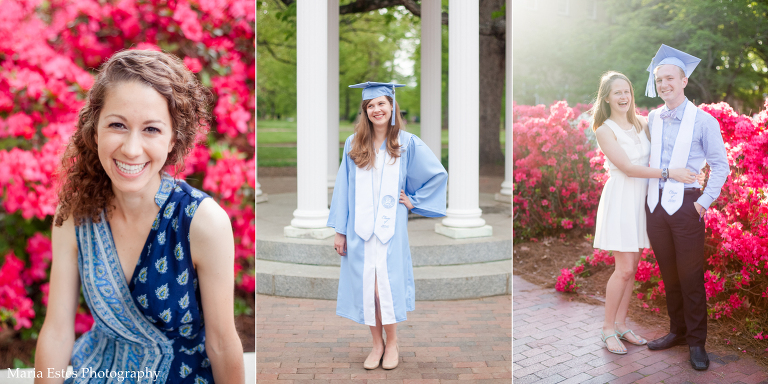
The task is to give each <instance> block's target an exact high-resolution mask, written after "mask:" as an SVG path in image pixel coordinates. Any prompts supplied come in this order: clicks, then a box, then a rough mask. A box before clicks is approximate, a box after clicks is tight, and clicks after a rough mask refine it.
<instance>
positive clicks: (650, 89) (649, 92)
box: [645, 60, 656, 97]
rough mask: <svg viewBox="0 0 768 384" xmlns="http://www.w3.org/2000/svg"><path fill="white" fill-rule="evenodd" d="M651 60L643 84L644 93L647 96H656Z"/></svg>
mask: <svg viewBox="0 0 768 384" xmlns="http://www.w3.org/2000/svg"><path fill="white" fill-rule="evenodd" d="M652 67H653V60H651V65H649V66H648V82H647V83H646V84H645V95H646V96H648V97H656V82H655V81H654V80H655V76H654V75H653V68H652Z"/></svg>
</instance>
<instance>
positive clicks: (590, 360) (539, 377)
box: [513, 276, 768, 384]
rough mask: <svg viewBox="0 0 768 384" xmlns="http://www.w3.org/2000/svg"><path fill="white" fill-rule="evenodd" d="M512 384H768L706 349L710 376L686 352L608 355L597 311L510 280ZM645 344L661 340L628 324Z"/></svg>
mask: <svg viewBox="0 0 768 384" xmlns="http://www.w3.org/2000/svg"><path fill="white" fill-rule="evenodd" d="M513 289H514V291H513V297H514V324H513V325H514V337H513V339H514V353H515V355H514V357H513V362H514V364H513V366H514V382H515V384H522V383H659V382H661V383H697V384H698V383H768V372H765V370H764V369H763V368H762V367H760V366H758V365H757V364H756V363H755V361H754V360H752V359H751V358H749V357H741V356H737V355H736V354H734V353H733V352H730V351H725V350H723V351H718V350H717V349H715V348H713V347H711V346H707V352H708V353H709V359H710V365H709V370H707V371H704V372H699V371H695V370H693V368H691V364H690V363H689V361H688V358H689V354H688V347H686V346H678V347H674V348H671V349H668V350H664V351H651V350H649V349H648V348H646V347H639V346H634V345H631V344H629V343H625V345H626V346H627V350H628V353H627V354H626V355H616V354H612V353H610V352H608V351H607V350H606V349H605V347H604V344H603V343H602V342H601V341H600V336H599V335H600V327H601V326H602V323H603V315H604V313H605V311H604V308H603V307H602V306H595V305H589V304H584V303H579V302H569V301H568V298H567V296H566V295H563V294H560V293H558V292H556V291H555V290H554V289H542V288H541V287H539V286H537V285H534V284H532V283H529V282H527V281H525V280H523V278H521V277H520V276H514V280H513ZM629 323H630V324H629V325H630V327H633V329H634V330H635V331H636V332H638V333H639V334H641V335H643V336H644V337H645V338H647V339H654V338H657V337H660V336H663V335H664V334H666V332H667V330H664V329H648V328H643V327H640V326H637V325H636V324H633V323H632V322H631V321H630V322H629Z"/></svg>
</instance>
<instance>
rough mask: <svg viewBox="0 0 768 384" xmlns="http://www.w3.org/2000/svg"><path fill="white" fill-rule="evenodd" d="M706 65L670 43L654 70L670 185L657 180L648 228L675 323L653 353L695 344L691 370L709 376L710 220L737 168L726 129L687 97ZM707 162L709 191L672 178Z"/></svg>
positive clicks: (657, 121) (652, 126) (655, 154)
mask: <svg viewBox="0 0 768 384" xmlns="http://www.w3.org/2000/svg"><path fill="white" fill-rule="evenodd" d="M699 61H701V60H700V59H698V58H696V57H693V56H691V55H688V54H686V53H685V52H682V51H679V50H676V49H674V48H671V47H668V46H666V45H662V46H661V48H660V49H659V52H657V54H656V57H654V59H653V60H652V62H651V65H650V66H649V67H648V71H649V72H650V75H649V83H648V86H647V87H646V96H650V97H655V96H656V92H654V91H658V93H659V96H660V97H661V99H662V100H664V103H665V105H664V107H662V108H659V109H657V110H654V111H652V112H651V113H650V114H649V115H648V128H649V130H650V132H651V160H650V163H651V164H650V166H651V167H657V168H661V169H662V179H661V180H659V179H656V180H654V181H651V182H649V188H648V204H647V205H646V215H647V220H646V223H647V229H648V238H649V239H650V241H651V246H652V247H653V251H654V254H655V255H656V260H657V261H658V263H659V269H660V270H661V276H662V279H663V280H664V287H665V290H666V296H667V311H668V313H669V318H670V331H669V334H667V335H666V336H664V337H662V338H659V339H656V340H653V341H650V342H648V348H649V349H652V350H660V349H667V348H670V347H673V346H675V345H685V344H687V345H688V347H689V350H690V361H691V366H692V367H693V368H694V369H696V370H706V369H707V368H708V367H709V359H708V357H707V353H706V350H705V349H704V345H705V343H706V339H707V307H706V291H705V289H704V220H703V218H702V217H703V216H704V213H705V212H706V210H707V208H709V206H710V205H711V204H712V202H714V201H715V200H716V199H717V197H718V196H719V195H720V189H721V188H722V187H723V184H725V180H726V178H727V177H728V174H729V172H730V168H729V166H728V160H727V157H726V153H725V146H724V144H723V138H722V135H721V133H720V125H719V123H718V122H717V120H716V119H715V118H714V117H712V116H711V115H710V114H708V113H707V112H704V111H703V110H701V109H698V108H696V107H695V105H693V103H691V102H689V101H688V98H686V97H685V93H684V90H685V86H686V85H687V84H688V76H690V74H691V73H692V72H693V69H695V67H696V65H697V64H698V63H699ZM654 88H655V89H654ZM705 161H706V162H707V163H708V164H709V167H710V171H711V172H710V177H709V181H708V183H707V186H706V188H705V189H704V191H703V192H702V191H701V186H700V185H699V184H698V183H697V182H693V183H690V184H685V185H680V184H679V183H677V182H675V181H673V180H671V179H667V174H668V173H667V170H668V169H669V168H676V167H679V166H685V167H686V168H688V169H689V170H691V171H693V172H696V173H698V172H699V171H700V169H701V168H702V167H703V166H704V162H705ZM681 197H682V199H681Z"/></svg>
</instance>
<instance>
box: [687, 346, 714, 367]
mask: <svg viewBox="0 0 768 384" xmlns="http://www.w3.org/2000/svg"><path fill="white" fill-rule="evenodd" d="M689 349H690V351H691V367H693V369H695V370H697V371H706V370H707V368H709V356H707V351H706V350H705V349H704V347H690V348H689Z"/></svg>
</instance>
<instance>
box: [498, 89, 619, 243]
mask: <svg viewBox="0 0 768 384" xmlns="http://www.w3.org/2000/svg"><path fill="white" fill-rule="evenodd" d="M582 108H584V109H587V108H586V106H585V107H582ZM579 114H581V111H580V110H577V109H574V108H570V107H568V105H567V103H566V102H564V101H560V102H557V103H555V104H553V105H552V106H551V107H549V108H545V107H544V106H543V105H538V106H534V107H529V106H520V105H516V104H515V105H514V120H513V130H512V134H513V140H514V141H513V151H514V152H513V153H514V168H513V179H514V193H513V198H512V199H513V205H514V210H515V219H514V221H513V226H514V233H515V234H516V236H519V237H522V238H529V237H532V236H539V235H544V236H546V235H553V234H557V233H560V232H562V231H564V230H570V229H572V228H582V229H584V228H591V227H592V226H594V225H595V214H596V213H597V204H598V202H599V201H600V192H601V190H602V187H603V185H604V183H605V180H606V179H607V178H606V177H605V175H604V173H600V172H595V169H596V168H599V167H601V166H602V164H603V162H604V160H603V159H601V158H600V157H599V154H598V152H597V151H596V150H595V149H593V148H592V146H591V144H590V143H589V142H588V140H587V136H586V134H585V132H584V131H585V130H587V129H590V128H589V124H588V121H586V120H582V121H580V122H575V121H574V119H575V118H576V117H577V116H578V115H579Z"/></svg>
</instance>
